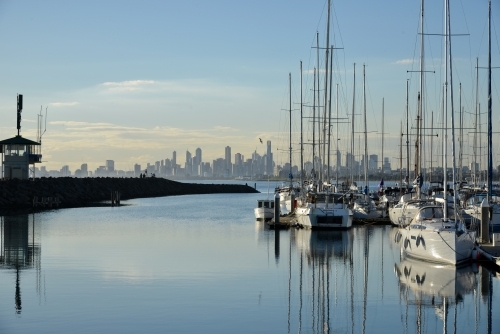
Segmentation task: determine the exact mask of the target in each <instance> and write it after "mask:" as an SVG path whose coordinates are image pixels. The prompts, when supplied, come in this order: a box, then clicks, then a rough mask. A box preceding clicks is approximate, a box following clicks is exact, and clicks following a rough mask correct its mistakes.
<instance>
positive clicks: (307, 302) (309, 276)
mask: <svg viewBox="0 0 500 334" xmlns="http://www.w3.org/2000/svg"><path fill="white" fill-rule="evenodd" d="M352 238H353V231H352V230H348V231H322V230H320V231H316V230H310V229H299V230H292V231H291V233H290V246H292V245H294V246H295V249H296V252H295V255H296V256H297V257H298V259H297V260H298V261H297V262H298V268H293V272H294V273H295V272H297V271H298V273H299V275H298V276H299V277H298V282H296V283H295V284H296V286H295V287H293V285H295V284H292V268H291V265H292V262H291V261H290V262H289V264H290V276H289V308H288V331H289V332H290V331H291V327H293V326H297V328H296V330H297V332H298V333H302V332H311V331H312V332H314V333H329V332H331V331H332V330H333V328H334V327H335V326H336V327H337V329H338V323H339V320H340V319H342V322H343V323H344V326H345V327H344V328H343V329H344V330H347V328H351V329H352V328H354V312H353V310H354V303H353V299H352V294H353V289H354V285H353V284H354V283H353V282H354V279H353V277H354V274H353V270H354V269H353V265H354V261H353V252H352V247H353V240H352ZM291 251H292V248H291V247H290V252H291ZM290 255H291V254H290ZM290 258H291V256H290ZM347 285H348V286H350V290H349V289H348V290H346V289H345V288H346V286H347ZM349 291H350V292H349ZM297 294H298V296H297ZM291 296H295V298H293V299H292V298H291ZM347 296H351V298H348V297H347ZM346 300H350V301H351V303H350V304H349V305H347V304H346V302H345V301H346ZM291 305H294V306H295V307H293V308H292V307H291ZM339 307H340V309H343V310H346V309H349V310H350V312H345V313H344V312H336V311H335V310H336V309H338V308H339ZM341 313H342V314H346V313H350V314H351V317H350V320H351V321H352V322H351V324H350V325H348V324H347V323H345V320H346V319H345V317H344V316H341V315H340V314H341ZM292 314H293V315H292Z"/></svg>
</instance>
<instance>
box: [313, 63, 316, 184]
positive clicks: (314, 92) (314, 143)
mask: <svg viewBox="0 0 500 334" xmlns="http://www.w3.org/2000/svg"><path fill="white" fill-rule="evenodd" d="M312 128H313V143H312V147H313V161H312V163H313V168H312V171H313V173H314V174H316V169H315V168H314V167H315V165H316V164H315V160H316V131H315V130H316V68H314V77H313V127H312ZM312 177H313V178H316V175H312Z"/></svg>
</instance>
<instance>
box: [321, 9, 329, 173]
mask: <svg viewBox="0 0 500 334" xmlns="http://www.w3.org/2000/svg"><path fill="white" fill-rule="evenodd" d="M330 2H331V0H328V14H327V15H328V16H327V20H326V45H325V92H324V97H325V104H324V107H323V159H322V161H325V160H326V159H325V158H326V155H325V150H326V130H327V129H326V124H327V122H326V107H327V104H328V60H329V52H330V49H329V45H330ZM330 99H331V95H330ZM328 132H330V129H328ZM329 154H330V152H328V155H329ZM327 168H328V171H327V174H328V175H329V174H330V170H329V169H330V164H328V165H327ZM321 171H322V173H321V175H322V177H321V180H322V181H323V180H324V177H323V176H324V168H321ZM327 181H328V182H329V181H330V180H329V179H328V180H327Z"/></svg>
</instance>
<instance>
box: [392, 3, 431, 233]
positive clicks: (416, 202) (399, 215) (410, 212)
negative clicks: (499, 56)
mask: <svg viewBox="0 0 500 334" xmlns="http://www.w3.org/2000/svg"><path fill="white" fill-rule="evenodd" d="M423 27H424V0H422V3H421V22H420V30H421V31H420V93H419V94H418V115H417V138H416V142H415V159H416V161H415V166H416V168H415V176H416V178H415V181H414V182H413V184H414V188H416V190H417V192H416V198H415V197H414V193H412V192H409V191H407V193H406V194H404V195H402V196H401V198H400V199H399V202H398V203H397V204H396V205H394V206H393V207H392V208H390V209H389V218H390V220H391V223H392V224H393V225H396V226H399V227H405V226H408V225H409V224H410V222H411V220H412V219H413V217H415V215H416V214H417V213H418V211H419V210H420V209H421V208H422V207H424V206H425V205H427V204H433V202H431V203H429V201H428V200H427V199H425V198H424V197H425V195H423V194H422V193H421V187H422V184H423V178H422V175H421V166H420V161H421V160H420V156H421V149H420V144H421V140H420V123H421V119H422V106H423V103H422V100H423V96H422V95H421V94H422V92H423V91H424V89H423V86H424V80H423V73H424V40H423V38H424V33H423ZM406 114H407V123H408V81H407V82H406ZM406 127H407V130H406V131H407V132H408V124H407V126H406ZM407 145H409V142H408V133H407ZM407 152H408V149H407ZM407 159H409V154H408V153H407ZM407 173H408V174H407V175H408V177H409V163H408V162H407ZM407 190H408V188H407Z"/></svg>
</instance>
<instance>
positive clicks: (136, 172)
mask: <svg viewBox="0 0 500 334" xmlns="http://www.w3.org/2000/svg"><path fill="white" fill-rule="evenodd" d="M141 173H142V171H141V165H139V164H135V165H134V176H135V177H139V176H140V175H141Z"/></svg>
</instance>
